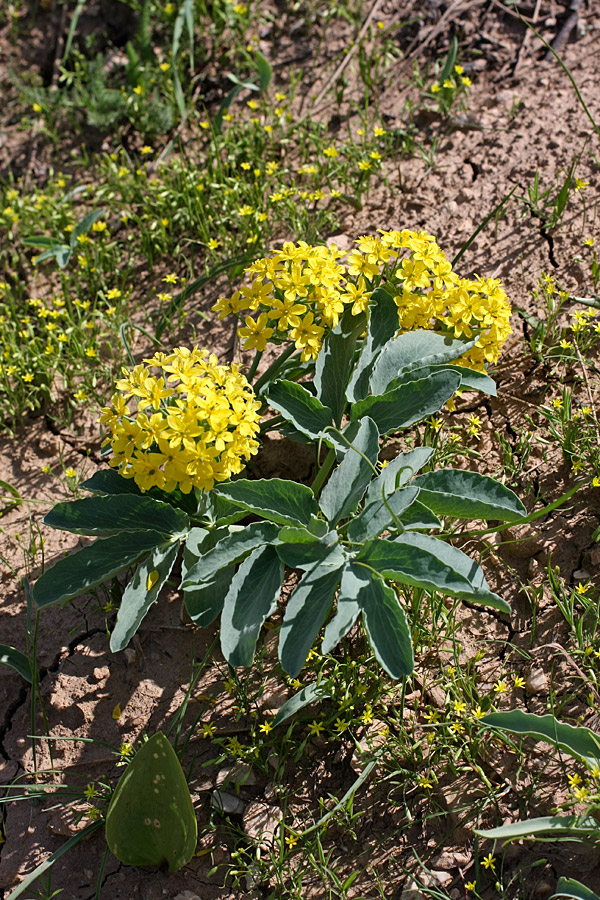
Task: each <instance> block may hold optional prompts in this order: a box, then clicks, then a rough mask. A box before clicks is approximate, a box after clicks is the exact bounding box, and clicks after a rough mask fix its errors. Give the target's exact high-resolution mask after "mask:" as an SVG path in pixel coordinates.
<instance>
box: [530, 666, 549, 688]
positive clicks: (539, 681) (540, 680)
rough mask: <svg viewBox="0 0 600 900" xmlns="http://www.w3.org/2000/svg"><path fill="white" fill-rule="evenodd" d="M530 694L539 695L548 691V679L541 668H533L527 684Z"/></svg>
mask: <svg viewBox="0 0 600 900" xmlns="http://www.w3.org/2000/svg"><path fill="white" fill-rule="evenodd" d="M525 690H526V691H527V693H528V694H539V693H540V692H541V691H547V690H548V677H547V675H546V673H545V672H544V670H543V669H542V667H541V666H532V667H531V669H530V670H529V675H528V676H527V681H526V682H525Z"/></svg>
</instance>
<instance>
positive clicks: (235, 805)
mask: <svg viewBox="0 0 600 900" xmlns="http://www.w3.org/2000/svg"><path fill="white" fill-rule="evenodd" d="M210 805H211V806H212V807H213V809H218V810H219V812H222V813H227V814H229V815H232V816H241V815H243V814H244V809H245V806H246V804H245V803H244V801H243V800H240V798H239V797H236V796H235V795H234V794H228V793H227V791H213V792H212V796H211V798H210Z"/></svg>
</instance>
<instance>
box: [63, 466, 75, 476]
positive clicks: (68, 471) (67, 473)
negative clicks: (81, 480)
mask: <svg viewBox="0 0 600 900" xmlns="http://www.w3.org/2000/svg"><path fill="white" fill-rule="evenodd" d="M65 477H66V478H77V472H76V471H75V469H74V468H73V466H69V468H68V469H65Z"/></svg>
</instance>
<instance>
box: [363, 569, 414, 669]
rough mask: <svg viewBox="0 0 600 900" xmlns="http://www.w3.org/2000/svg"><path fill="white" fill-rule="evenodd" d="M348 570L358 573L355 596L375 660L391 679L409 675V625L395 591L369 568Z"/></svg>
mask: <svg viewBox="0 0 600 900" xmlns="http://www.w3.org/2000/svg"><path fill="white" fill-rule="evenodd" d="M350 568H351V569H352V570H355V569H356V570H357V571H353V574H354V576H355V578H356V581H357V590H356V597H357V600H358V602H359V605H360V608H361V610H362V615H363V622H364V626H365V630H366V632H367V637H368V638H369V642H370V644H371V647H372V648H373V653H374V654H375V658H376V660H377V661H378V662H379V664H380V665H382V666H383V668H384V669H385V671H386V672H387V673H388V675H389V676H390V677H391V678H403V677H405V676H406V675H410V674H411V673H412V671H413V669H414V665H415V661H414V655H413V648H412V640H411V636H410V626H409V624H408V620H407V618H406V613H405V612H404V610H403V609H402V607H401V606H400V603H399V602H398V598H397V597H396V594H395V592H394V591H393V590H392V588H391V587H388V586H387V585H386V584H384V583H383V581H382V579H381V578H378V577H377V576H376V575H374V574H373V573H372V572H369V570H368V569H362V572H360V569H359V567H358V566H351V567H350ZM362 573H364V575H363V574H362Z"/></svg>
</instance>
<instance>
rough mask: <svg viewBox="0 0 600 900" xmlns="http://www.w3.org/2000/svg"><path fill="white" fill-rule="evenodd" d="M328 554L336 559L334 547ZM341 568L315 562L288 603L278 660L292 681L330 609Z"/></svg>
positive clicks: (336, 554)
mask: <svg viewBox="0 0 600 900" xmlns="http://www.w3.org/2000/svg"><path fill="white" fill-rule="evenodd" d="M331 555H332V558H334V557H335V558H339V548H338V547H337V545H336V546H334V547H333V548H332V551H331ZM343 565H344V564H343V563H342V564H341V565H339V566H337V565H330V566H328V565H326V563H325V564H323V563H318V564H317V565H316V566H313V568H312V569H309V571H308V572H306V573H305V574H304V575H303V576H302V578H301V579H300V582H299V584H298V586H297V588H296V589H295V591H294V592H293V593H292V595H291V597H290V598H289V600H288V603H287V607H286V610H285V615H284V617H283V624H282V626H281V634H280V637H279V660H280V662H281V665H282V666H283V669H284V671H286V672H287V673H288V675H290V676H291V677H292V678H295V677H296V676H297V675H298V673H299V672H300V669H301V668H302V666H303V665H304V663H305V662H306V657H307V656H308V654H309V652H310V649H311V647H312V646H313V644H314V642H315V640H316V637H317V635H318V633H319V630H320V628H321V625H322V624H323V622H324V621H325V618H326V616H327V613H328V612H329V610H330V608H331V605H332V603H333V597H334V594H335V591H336V588H337V586H338V584H339V581H340V577H341V573H342V568H343Z"/></svg>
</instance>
